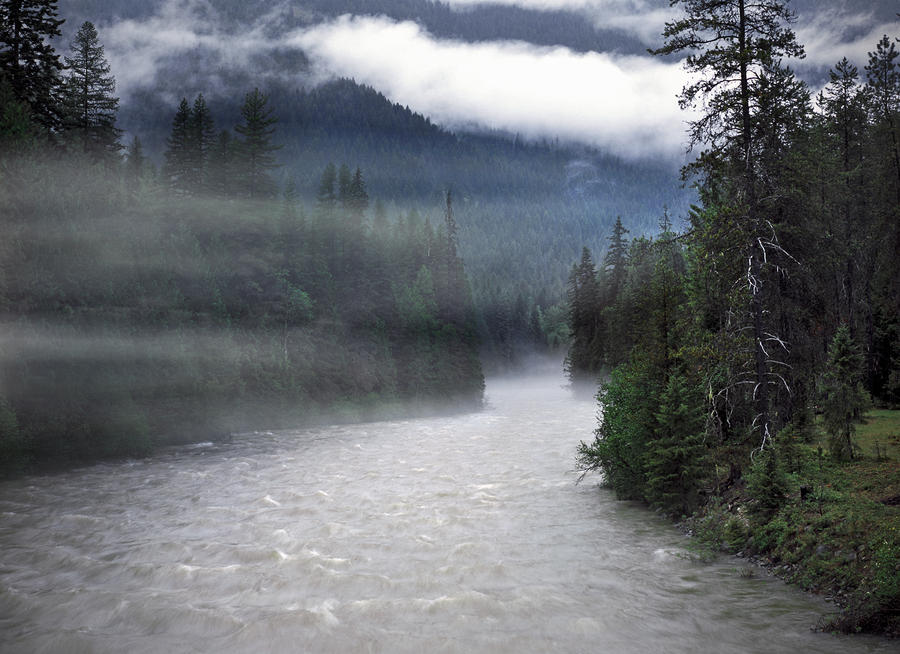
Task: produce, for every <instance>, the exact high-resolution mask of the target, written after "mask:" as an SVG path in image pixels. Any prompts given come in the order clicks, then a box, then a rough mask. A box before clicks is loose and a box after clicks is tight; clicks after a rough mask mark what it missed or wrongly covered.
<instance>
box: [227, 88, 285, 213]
mask: <svg viewBox="0 0 900 654" xmlns="http://www.w3.org/2000/svg"><path fill="white" fill-rule="evenodd" d="M267 103H268V97H267V96H266V95H264V94H263V93H261V92H260V90H259V89H258V88H257V89H253V91H251V92H250V93H248V94H247V95H246V96H244V104H243V105H242V106H241V118H242V119H243V123H241V124H240V125H237V126H236V127H235V128H234V131H236V132H237V133H238V134H240V135H241V136H242V137H243V140H242V141H241V142H240V149H239V156H238V159H237V161H236V163H237V167H238V171H237V174H238V175H239V177H240V183H241V184H242V185H243V187H244V189H246V193H247V195H248V196H249V197H251V198H258V197H270V196H271V195H272V194H273V193H274V192H275V189H276V186H275V182H274V181H273V180H272V178H271V177H270V176H269V171H270V170H274V169H275V168H278V166H279V164H278V163H277V162H276V160H275V157H274V156H273V153H274V152H277V151H278V150H280V149H281V146H280V145H273V144H272V135H273V134H274V133H275V128H274V127H273V125H274V124H275V123H276V122H278V120H277V119H276V118H275V117H274V116H272V109H270V108H267V107H266V104H267Z"/></svg>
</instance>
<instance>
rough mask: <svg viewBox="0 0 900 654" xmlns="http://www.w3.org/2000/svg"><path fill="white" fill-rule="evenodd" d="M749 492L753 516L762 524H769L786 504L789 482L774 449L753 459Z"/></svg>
mask: <svg viewBox="0 0 900 654" xmlns="http://www.w3.org/2000/svg"><path fill="white" fill-rule="evenodd" d="M747 492H748V493H749V494H750V497H751V498H752V499H753V504H752V505H751V508H752V512H753V515H754V517H755V518H756V519H757V520H759V521H760V522H761V523H762V524H765V523H767V522H769V520H771V518H772V517H773V516H774V515H775V514H776V513H777V512H778V509H780V508H781V506H782V505H783V504H784V501H785V499H786V498H787V494H788V480H787V476H786V475H785V472H784V469H783V467H782V466H781V465H780V462H779V460H778V457H777V455H776V453H775V450H774V449H773V448H772V447H769V448H767V449H765V450H763V451H762V452H758V453H757V455H756V457H755V458H754V459H753V463H752V465H751V466H750V471H749V472H748V473H747Z"/></svg>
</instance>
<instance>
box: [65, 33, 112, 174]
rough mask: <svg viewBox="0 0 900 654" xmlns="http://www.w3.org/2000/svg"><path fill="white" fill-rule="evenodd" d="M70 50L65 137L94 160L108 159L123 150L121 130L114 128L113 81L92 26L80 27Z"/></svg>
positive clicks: (67, 64)
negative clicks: (120, 140) (120, 141)
mask: <svg viewBox="0 0 900 654" xmlns="http://www.w3.org/2000/svg"><path fill="white" fill-rule="evenodd" d="M71 50H72V56H71V57H66V58H65V61H66V69H67V71H68V72H67V74H66V79H65V83H64V86H63V106H64V108H65V118H64V124H65V128H66V133H67V137H68V138H69V139H70V140H71V141H73V142H74V143H75V144H76V147H78V148H80V149H81V150H83V151H84V152H86V153H89V154H90V155H91V156H92V157H93V158H94V159H96V160H110V159H111V158H113V157H116V156H118V154H119V151H120V150H121V149H122V145H121V143H119V137H120V136H121V134H122V131H121V130H120V129H118V128H117V127H116V112H117V111H118V109H119V98H117V97H115V96H114V95H113V93H114V92H115V90H116V80H115V78H114V77H113V76H112V75H110V68H109V63H108V62H107V61H106V55H104V53H103V46H102V45H101V44H100V40H99V38H98V35H97V30H96V28H95V27H94V25H93V23H91V22H89V21H86V22H85V23H83V24H82V25H81V27H80V28H79V30H78V33H77V34H76V35H75V38H74V39H73V40H72V46H71Z"/></svg>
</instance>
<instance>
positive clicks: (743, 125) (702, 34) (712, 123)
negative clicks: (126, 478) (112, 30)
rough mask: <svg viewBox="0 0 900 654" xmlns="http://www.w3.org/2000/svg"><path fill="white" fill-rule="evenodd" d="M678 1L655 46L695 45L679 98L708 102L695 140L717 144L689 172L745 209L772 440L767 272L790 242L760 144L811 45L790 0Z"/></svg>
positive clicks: (760, 407)
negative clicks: (765, 183) (790, 75)
mask: <svg viewBox="0 0 900 654" xmlns="http://www.w3.org/2000/svg"><path fill="white" fill-rule="evenodd" d="M672 4H673V5H676V4H678V5H682V6H683V8H684V16H683V17H681V18H679V19H677V20H675V21H672V22H669V23H666V27H665V31H664V32H663V36H664V38H665V39H666V42H665V44H664V45H663V47H661V48H659V49H657V50H654V51H653V52H654V54H659V55H669V54H675V53H680V52H684V51H688V56H687V58H686V59H685V67H686V69H687V70H688V71H689V72H691V73H695V74H699V75H702V76H701V77H700V78H699V79H697V80H696V81H694V82H692V83H690V84H688V85H687V86H685V87H684V89H683V90H682V92H681V96H680V98H679V104H680V105H681V107H682V108H687V107H692V106H696V105H701V108H702V110H703V111H702V112H701V114H700V116H699V118H697V119H696V120H694V121H692V122H691V123H690V136H691V144H692V145H698V144H703V145H705V146H708V147H710V148H711V149H710V150H709V151H707V152H704V153H703V155H702V156H701V157H700V160H699V161H698V162H697V163H696V164H694V165H693V166H692V167H690V168H689V169H688V171H686V172H689V171H693V172H701V173H703V174H705V175H706V180H705V181H706V183H707V185H710V183H711V182H712V181H713V180H714V179H719V180H721V181H725V182H726V183H727V184H730V185H731V186H732V187H733V188H734V189H735V190H736V192H735V193H733V194H732V197H730V198H729V201H730V202H731V203H732V204H733V205H734V207H735V209H737V210H738V211H739V212H740V215H741V219H740V221H739V222H738V227H739V229H740V231H741V233H742V237H743V247H744V250H745V253H744V254H745V256H744V258H745V260H747V261H748V262H749V265H748V266H747V271H746V275H745V286H746V288H747V291H748V293H749V296H750V302H749V312H748V313H749V316H748V317H749V321H748V322H749V324H748V327H749V328H750V332H751V333H752V335H753V361H752V363H751V369H752V371H753V372H752V374H753V381H754V396H753V402H754V405H755V409H756V416H755V417H754V420H753V424H754V425H756V428H757V429H758V431H759V433H760V438H759V442H760V446H761V447H765V446H766V445H767V443H768V441H769V439H770V438H771V437H772V435H773V428H772V413H771V406H770V394H771V393H770V389H769V387H770V385H774V384H775V383H777V382H778V380H779V377H777V376H775V375H771V374H770V370H769V366H770V362H771V359H772V357H771V355H770V350H772V349H773V348H774V347H781V348H782V352H784V350H783V345H784V342H783V341H782V339H780V338H779V337H778V336H777V335H774V332H775V331H776V330H774V329H773V328H771V327H770V326H769V325H767V324H766V320H767V316H769V315H771V312H769V311H767V307H766V299H765V297H764V295H763V291H764V289H765V284H764V282H765V274H764V273H765V272H766V270H767V269H768V268H769V267H770V266H771V262H772V261H773V260H774V259H775V255H776V254H781V253H783V250H782V249H781V248H780V246H779V245H778V241H777V237H776V236H775V235H773V233H772V225H771V224H770V222H768V221H767V219H766V216H765V215H764V212H763V207H762V202H761V200H760V196H761V189H760V183H761V180H764V178H765V175H764V174H763V172H764V171H763V164H764V160H763V157H762V155H761V151H760V148H761V147H762V146H763V145H764V144H765V143H764V139H761V138H757V137H758V136H759V134H758V133H757V132H758V129H759V128H760V127H762V128H765V127H767V118H766V116H767V115H768V116H769V117H771V115H773V114H774V113H775V109H776V107H773V106H772V103H773V102H774V103H777V102H780V101H781V98H780V97H779V96H777V95H774V94H771V93H768V92H767V91H768V88H769V87H770V80H772V79H774V77H775V76H780V73H779V72H778V69H779V68H780V62H781V59H782V57H802V56H804V52H803V48H802V46H800V45H799V44H798V43H797V40H796V37H795V35H794V32H793V31H792V30H791V29H790V28H789V27H788V25H789V24H790V23H791V22H792V21H793V20H794V19H795V16H794V14H793V13H792V12H791V11H789V10H788V9H787V4H786V2H785V1H782V0H758V1H754V2H751V1H750V0H673V2H672ZM779 79H781V77H779ZM780 85H781V86H784V84H780ZM773 154H776V153H771V152H770V153H768V157H769V160H772V159H773V158H776V157H773ZM747 381H749V380H747Z"/></svg>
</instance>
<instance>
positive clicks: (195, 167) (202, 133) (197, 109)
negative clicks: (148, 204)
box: [188, 93, 216, 190]
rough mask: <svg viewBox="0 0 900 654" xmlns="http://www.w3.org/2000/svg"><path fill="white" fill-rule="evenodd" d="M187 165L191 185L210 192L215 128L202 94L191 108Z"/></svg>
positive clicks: (198, 95)
mask: <svg viewBox="0 0 900 654" xmlns="http://www.w3.org/2000/svg"><path fill="white" fill-rule="evenodd" d="M189 129H190V136H189V141H188V142H189V145H190V148H189V157H188V160H189V164H190V166H191V174H190V179H191V183H192V184H194V185H195V186H196V188H197V189H200V190H212V188H213V180H212V158H213V151H214V149H215V147H216V126H215V122H214V121H213V117H212V113H211V112H210V110H209V107H208V106H207V105H206V100H205V99H204V98H203V94H202V93H199V94H197V98H196V99H195V100H194V105H193V107H191V119H190V127H189Z"/></svg>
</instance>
